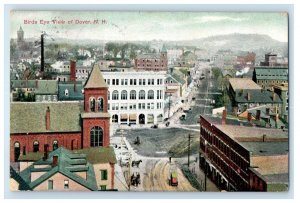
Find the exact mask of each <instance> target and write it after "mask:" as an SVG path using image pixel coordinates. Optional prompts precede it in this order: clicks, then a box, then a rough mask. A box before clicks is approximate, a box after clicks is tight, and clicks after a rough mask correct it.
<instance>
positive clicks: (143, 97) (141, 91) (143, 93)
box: [139, 90, 146, 99]
mask: <svg viewBox="0 0 300 203" xmlns="http://www.w3.org/2000/svg"><path fill="white" fill-rule="evenodd" d="M145 95H146V93H145V91H144V90H140V92H139V99H145V98H146V96H145Z"/></svg>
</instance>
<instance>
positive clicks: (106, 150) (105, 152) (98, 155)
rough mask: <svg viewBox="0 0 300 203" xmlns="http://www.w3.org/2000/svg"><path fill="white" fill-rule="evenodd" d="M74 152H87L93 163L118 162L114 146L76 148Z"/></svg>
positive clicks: (89, 160)
mask: <svg viewBox="0 0 300 203" xmlns="http://www.w3.org/2000/svg"><path fill="white" fill-rule="evenodd" d="M73 152H74V153H80V154H86V159H87V161H88V162H90V163H92V164H96V163H116V162H117V160H116V156H115V152H114V150H113V148H112V147H92V148H85V149H79V150H74V151H73Z"/></svg>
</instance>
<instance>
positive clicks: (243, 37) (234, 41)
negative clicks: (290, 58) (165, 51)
mask: <svg viewBox="0 0 300 203" xmlns="http://www.w3.org/2000/svg"><path fill="white" fill-rule="evenodd" d="M176 43H177V45H186V46H187V45H190V46H197V47H199V48H203V49H207V50H210V51H211V52H216V51H217V50H231V51H233V52H239V51H254V52H255V53H256V54H257V55H261V54H265V53H266V52H269V51H274V52H275V53H278V54H279V55H283V56H287V53H288V46H287V43H286V42H279V41H277V40H274V39H272V38H271V37H270V36H268V35H260V34H239V33H235V34H228V35H216V36H211V37H206V38H201V39H195V40H187V41H179V42H176Z"/></svg>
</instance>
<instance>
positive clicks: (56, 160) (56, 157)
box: [52, 155, 58, 167]
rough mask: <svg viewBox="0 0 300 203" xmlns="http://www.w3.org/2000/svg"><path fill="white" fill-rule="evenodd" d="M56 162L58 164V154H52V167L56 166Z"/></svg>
mask: <svg viewBox="0 0 300 203" xmlns="http://www.w3.org/2000/svg"><path fill="white" fill-rule="evenodd" d="M57 164H58V156H57V155H54V156H53V157H52V167H55V166H57Z"/></svg>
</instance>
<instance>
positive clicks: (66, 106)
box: [10, 65, 110, 162]
mask: <svg viewBox="0 0 300 203" xmlns="http://www.w3.org/2000/svg"><path fill="white" fill-rule="evenodd" d="M107 90H108V86H107V85H106V83H105V81H104V79H103V77H102V74H101V71H100V69H99V67H98V66H97V65H96V66H94V68H93V70H92V72H91V74H90V76H89V78H88V80H87V82H86V84H85V86H84V101H83V102H82V101H72V102H49V103H48V102H33V103H27V102H12V103H11V111H10V160H11V161H12V162H13V161H18V158H19V157H20V156H21V155H25V154H26V153H28V152H43V151H44V146H45V145H49V150H50V151H52V150H55V149H56V148H58V147H64V148H66V149H70V150H75V149H81V148H90V147H99V146H103V147H107V146H109V128H110V125H109V121H110V115H109V113H108V111H107V108H108V102H107V99H108V98H107Z"/></svg>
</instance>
